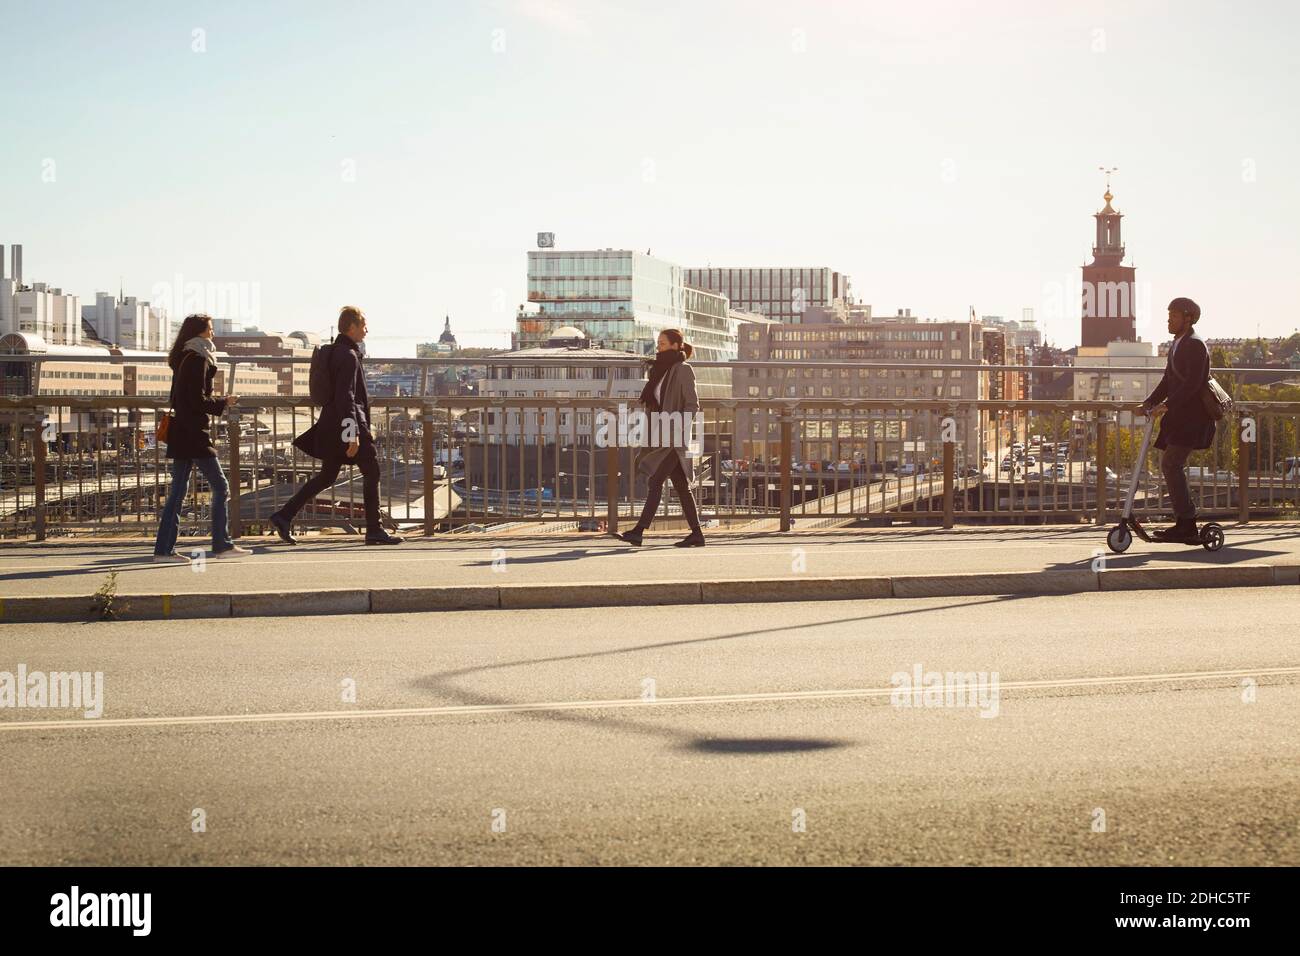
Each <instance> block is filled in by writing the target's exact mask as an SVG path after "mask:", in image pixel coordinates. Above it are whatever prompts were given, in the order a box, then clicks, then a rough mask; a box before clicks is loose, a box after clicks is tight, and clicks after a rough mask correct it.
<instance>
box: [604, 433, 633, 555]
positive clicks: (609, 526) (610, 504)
mask: <svg viewBox="0 0 1300 956" xmlns="http://www.w3.org/2000/svg"><path fill="white" fill-rule="evenodd" d="M619 477H620V476H619V473H618V446H617V445H616V444H614V443H612V442H611V443H610V444H609V445H607V446H606V447H605V530H606V531H608V532H609V533H610V534H618V492H619ZM629 481H631V482H633V483H635V482H636V472H635V471H633V473H632V476H631V478H630V479H629ZM631 495H632V492H631V491H629V492H628V496H629V497H631Z"/></svg>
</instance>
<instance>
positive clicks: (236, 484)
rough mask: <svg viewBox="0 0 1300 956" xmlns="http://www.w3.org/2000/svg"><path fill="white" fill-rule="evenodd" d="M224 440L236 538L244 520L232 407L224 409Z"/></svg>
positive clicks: (236, 424) (236, 419)
mask: <svg viewBox="0 0 1300 956" xmlns="http://www.w3.org/2000/svg"><path fill="white" fill-rule="evenodd" d="M232 378H233V375H232ZM232 384H233V383H232ZM227 391H229V390H227ZM226 440H227V441H229V442H230V482H229V483H230V536H231V537H232V538H238V537H240V536H241V535H243V533H244V519H243V515H242V513H241V509H240V501H239V498H240V495H241V494H243V490H242V487H241V485H240V479H239V410H238V409H237V408H236V407H235V406H234V405H231V406H229V407H228V408H227V409H226ZM208 491H209V493H211V491H212V489H211V488H209V489H208Z"/></svg>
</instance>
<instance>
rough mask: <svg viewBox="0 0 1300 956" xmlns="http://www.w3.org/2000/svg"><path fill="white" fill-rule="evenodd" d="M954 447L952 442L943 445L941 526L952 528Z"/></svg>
mask: <svg viewBox="0 0 1300 956" xmlns="http://www.w3.org/2000/svg"><path fill="white" fill-rule="evenodd" d="M956 457H957V456H956V447H955V446H954V445H953V443H952V442H950V441H946V442H944V443H943V526H944V527H945V528H951V527H952V526H953V510H952V498H953V470H954V462H955V460H956Z"/></svg>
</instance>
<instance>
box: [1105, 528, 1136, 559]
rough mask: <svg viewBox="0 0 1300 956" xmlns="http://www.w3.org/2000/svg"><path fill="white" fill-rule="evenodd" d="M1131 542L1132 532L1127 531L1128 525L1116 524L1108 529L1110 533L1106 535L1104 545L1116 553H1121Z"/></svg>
mask: <svg viewBox="0 0 1300 956" xmlns="http://www.w3.org/2000/svg"><path fill="white" fill-rule="evenodd" d="M1132 543H1133V532H1131V531H1129V529H1128V525H1122V524H1117V525H1115V527H1113V528H1111V529H1110V534H1108V535H1106V547H1108V548H1110V549H1111V550H1112V551H1114V552H1115V553H1116V554H1123V553H1124V552H1125V551H1127V550H1128V546H1129V545H1130V544H1132Z"/></svg>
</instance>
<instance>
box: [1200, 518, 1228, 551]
mask: <svg viewBox="0 0 1300 956" xmlns="http://www.w3.org/2000/svg"><path fill="white" fill-rule="evenodd" d="M1201 547H1203V548H1205V550H1206V551H1218V550H1219V549H1220V548H1222V547H1223V528H1222V527H1220V526H1219V525H1217V524H1214V523H1213V522H1211V523H1210V524H1207V525H1206V526H1205V527H1203V528H1202V529H1201Z"/></svg>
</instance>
